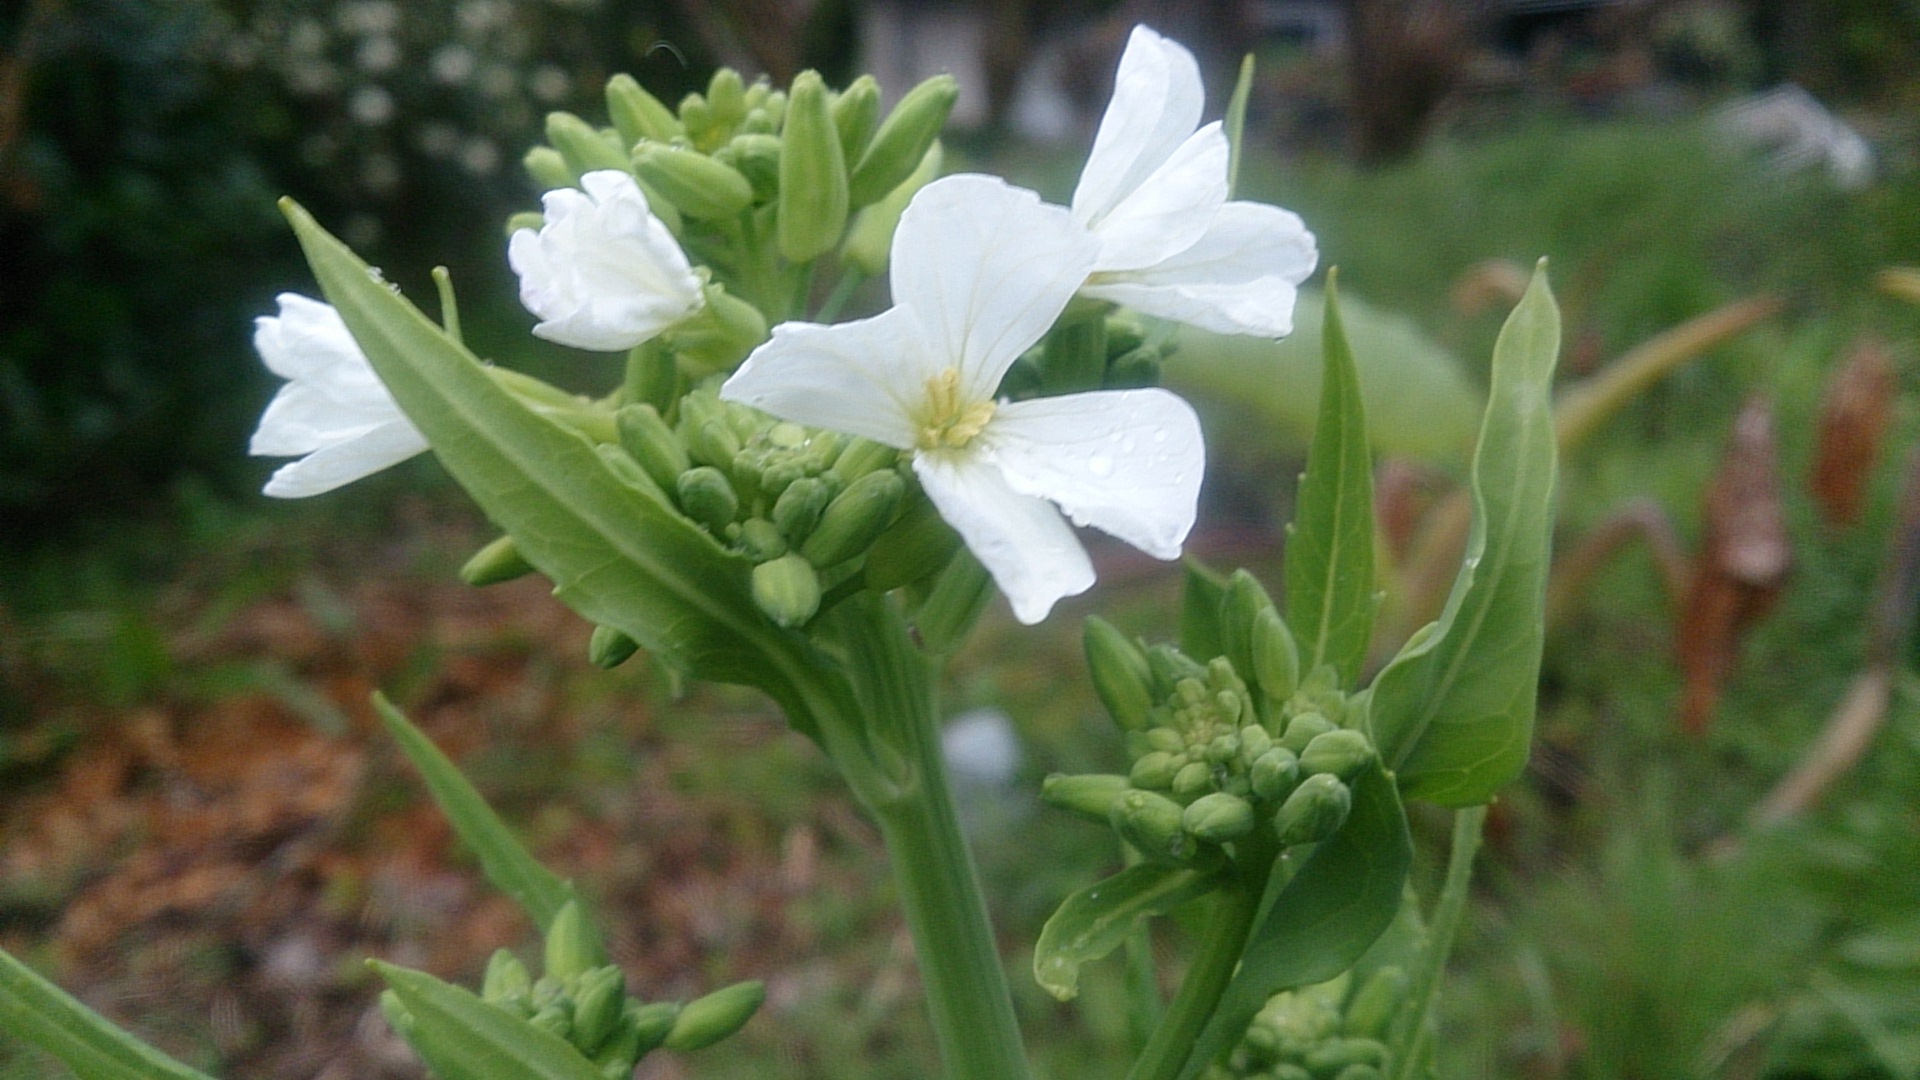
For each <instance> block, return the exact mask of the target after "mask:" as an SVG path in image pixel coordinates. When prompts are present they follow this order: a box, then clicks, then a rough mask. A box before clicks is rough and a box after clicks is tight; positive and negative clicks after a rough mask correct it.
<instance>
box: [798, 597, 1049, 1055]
mask: <svg viewBox="0 0 1920 1080" xmlns="http://www.w3.org/2000/svg"><path fill="white" fill-rule="evenodd" d="M850 609H851V610H850ZM835 616H836V621H837V622H838V624H839V626H838V629H839V631H840V636H841V641H842V644H843V645H844V646H845V647H846V649H847V653H848V658H847V659H848V665H847V666H848V672H849V675H850V677H851V678H853V679H854V681H855V695H856V696H857V697H858V698H859V699H860V707H861V708H862V709H863V711H864V712H865V713H866V716H865V717H864V718H863V719H864V721H865V736H866V738H865V742H866V752H865V753H864V754H862V755H860V760H858V761H840V762H839V764H840V767H841V768H842V770H843V771H846V772H848V774H849V776H848V779H849V780H850V781H851V782H852V784H853V787H854V790H855V791H856V792H862V793H864V795H863V801H864V802H865V803H866V804H867V809H868V811H869V812H870V813H872V814H873V816H874V818H875V820H876V821H878V823H879V825H880V835H881V838H882V839H883V840H884V841H885V842H886V845H887V855H888V858H889V859H890V860H891V861H892V864H893V874H894V881H895V883H896V884H897V886H898V887H899V890H900V904H901V907H902V909H903V910H904V912H905V913H906V917H907V929H908V930H909V931H910V932H911V933H912V935H913V943H914V954H915V959H916V960H917V961H918V964H919V967H920V979H921V983H922V984H923V985H924V986H925V988H926V993H927V1009H928V1012H929V1013H930V1014H931V1015H932V1019H933V1028H934V1034H935V1036H936V1038H937V1039H938V1040H939V1044H940V1054H941V1057H942V1059H943V1060H944V1061H945V1063H946V1075H947V1076H948V1077H949V1078H950V1080H1024V1078H1025V1077H1026V1076H1027V1075H1028V1072H1027V1061H1026V1053H1025V1050H1024V1048H1023V1047H1022V1045H1021V1041H1020V1029H1019V1026H1018V1025H1017V1023H1016V1022H1015V1020H1014V1015H1013V998H1012V995H1011V993H1010V992H1009V990H1008V987H1007V980H1006V972H1005V970H1004V969H1003V968H1002V967H1001V963H1000V954H999V951H998V950H997V949H996V948H995V946H994V938H993V928H992V926H991V924H990V923H989V922H988V918H987V907H986V899H985V897H984V895H983V894H982V892H981V889H980V881H979V875H978V874H977V873H976V871H975V870H974V864H973V855H972V853H971V852H969V851H968V850H967V845H966V841H965V839H964V838H963V837H962V836H961V833H960V820H959V817H958V816H957V815H956V814H955V812H954V803H953V793H952V786H951V784H950V783H949V781H948V778H947V769H946V762H945V760H944V759H943V758H942V755H941V749H940V727H939V718H938V714H937V712H936V709H935V705H934V694H933V690H932V678H931V674H932V673H931V670H930V669H931V666H932V665H931V662H930V661H929V660H928V659H927V657H926V656H925V655H923V654H922V653H920V652H919V650H917V649H915V648H914V647H913V645H912V643H911V641H910V639H909V638H908V636H907V631H906V626H905V624H904V622H902V620H901V619H900V616H899V614H898V612H897V611H896V610H894V608H893V607H892V605H891V602H890V601H888V600H887V599H886V598H884V597H878V596H874V595H872V594H864V595H861V596H857V597H854V598H852V599H850V600H848V601H847V602H846V603H845V604H843V605H842V606H841V609H839V610H838V611H836V612H835ZM868 771H870V772H871V773H872V774H873V775H867V776H858V777H857V776H855V775H854V773H856V772H868Z"/></svg>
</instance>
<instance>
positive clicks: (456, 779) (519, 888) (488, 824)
mask: <svg viewBox="0 0 1920 1080" xmlns="http://www.w3.org/2000/svg"><path fill="white" fill-rule="evenodd" d="M373 707H374V708H375V709H376V710H377V711H378V712H379V713H380V719H382V720H384V721H386V724H387V730H388V731H390V732H392V733H393V737H394V739H395V740H396V741H397V742H399V744H400V749H401V750H403V751H405V752H406V755H407V759H408V760H410V761H412V762H413V767H414V768H416V769H419V770H420V776H421V777H422V778H423V779H425V780H426V782H427V790H429V791H431V792H432V793H433V801H434V802H435V803H437V804H439V806H440V812H441V813H443V814H445V815H447V820H448V821H450V822H452V823H453V830H454V831H455V832H457V833H459V834H460V839H461V840H462V841H463V842H465V844H466V845H467V847H469V848H471V849H472V850H473V853H474V855H475V856H477V857H478V858H479V859H480V868H481V869H482V870H483V871H485V872H486V875H487V880H488V881H491V882H493V886H494V888H496V889H499V890H500V891H501V892H503V893H506V894H507V895H508V896H511V897H513V900H514V902H515V903H517V904H519V905H520V908H521V910H523V911H525V912H526V913H527V915H528V917H530V918H531V919H533V921H534V922H535V923H536V924H538V925H539V927H540V931H541V932H542V933H545V932H546V930H547V928H548V927H549V926H551V925H553V917H554V916H555V915H557V914H559V912H560V908H561V906H562V905H564V904H566V902H567V901H569V900H577V899H579V897H578V896H577V895H576V894H575V892H574V890H573V886H572V885H571V884H569V883H568V882H567V881H565V880H564V879H562V878H561V877H560V876H559V875H557V874H555V873H553V872H552V871H550V870H548V869H547V868H546V867H544V866H541V865H540V863H539V862H538V861H536V860H535V859H534V857H533V855H532V853H530V852H528V851H527V849H526V848H525V847H523V846H522V845H521V843H520V841H519V840H517V839H515V838H514V835H513V832H512V830H510V829H508V828H507V823H506V822H504V821H501V820H500V815H498V814H496V813H494V812H493V808H492V807H491V806H488V805H487V803H486V800H485V799H482V798H481V797H480V793H479V792H478V791H475V790H474V788H473V785H472V784H470V783H468V782H467V778H466V777H465V776H462V775H461V774H460V770H459V769H458V768H456V767H455V766H454V764H453V762H452V761H451V760H449V759H448V758H447V755H445V754H443V753H441V752H440V748H439V747H437V746H435V745H433V740H431V739H429V738H427V737H426V735H425V734H424V733H422V732H421V730H420V729H419V728H417V727H414V726H413V724H412V723H410V722H409V721H408V720H407V718H406V717H405V716H404V715H402V714H401V712H400V710H399V709H396V708H394V707H393V703H392V702H390V701H388V700H387V698H386V695H384V694H375V695H373Z"/></svg>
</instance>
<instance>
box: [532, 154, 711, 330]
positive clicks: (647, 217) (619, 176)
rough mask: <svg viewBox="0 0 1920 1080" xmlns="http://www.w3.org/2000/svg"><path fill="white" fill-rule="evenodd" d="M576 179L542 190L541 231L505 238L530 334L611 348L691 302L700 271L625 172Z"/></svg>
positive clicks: (668, 322)
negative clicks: (532, 322)
mask: <svg viewBox="0 0 1920 1080" xmlns="http://www.w3.org/2000/svg"><path fill="white" fill-rule="evenodd" d="M580 186H581V188H583V189H584V190H575V189H573V188H559V189H557V190H554V191H549V192H547V193H546V195H544V196H542V197H541V200H540V202H541V205H542V207H544V209H545V218H546V221H545V223H544V224H543V225H541V227H540V231H539V232H535V231H534V230H532V229H521V230H519V231H517V232H515V233H514V234H513V239H512V240H510V241H508V243H507V262H508V264H509V265H511V266H512V267H513V272H514V273H516V274H518V275H520V302H521V303H522V304H525V305H526V308H527V310H528V311H531V312H533V313H534V314H535V315H538V316H539V317H540V319H541V322H540V323H539V325H537V326H535V327H534V328H533V334H534V336H535V337H541V338H545V339H547V340H548V341H557V342H559V343H560V344H562V345H571V346H573V347H575V348H579V349H593V350H596V351H602V352H616V351H619V350H622V349H630V348H632V347H633V346H635V345H638V344H640V343H641V342H643V341H646V340H648V339H650V338H652V337H653V336H654V335H656V334H658V333H660V332H661V331H662V330H665V329H667V328H668V327H669V326H672V325H673V324H675V323H677V322H680V321H681V320H682V319H685V318H686V317H688V316H689V315H692V314H693V313H694V312H696V311H698V310H700V304H701V295H700V278H699V277H698V276H697V275H695V274H694V272H693V269H692V267H691V266H689V265H688V264H687V256H686V254H685V253H684V252H682V251H681V250H680V245H679V244H678V243H676V242H675V241H674V239H673V234H672V233H671V232H669V231H667V226H666V224H665V223H664V222H662V221H661V220H660V219H659V218H658V217H655V216H654V214H653V211H652V209H651V208H649V207H648V206H647V197H646V195H644V194H642V193H641V191H640V185H639V184H637V183H635V182H634V179H633V177H632V176H630V175H629V174H627V173H624V172H621V171H619V170H617V169H604V170H601V171H598V172H590V173H588V174H586V175H585V176H583V177H581V178H580Z"/></svg>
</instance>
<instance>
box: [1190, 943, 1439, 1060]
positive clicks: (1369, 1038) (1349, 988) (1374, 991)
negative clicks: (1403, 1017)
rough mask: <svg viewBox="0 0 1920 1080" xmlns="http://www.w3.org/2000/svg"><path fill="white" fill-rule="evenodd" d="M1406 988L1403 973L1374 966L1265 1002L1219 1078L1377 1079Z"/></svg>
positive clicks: (1392, 966) (1393, 967) (1395, 967)
mask: <svg viewBox="0 0 1920 1080" xmlns="http://www.w3.org/2000/svg"><path fill="white" fill-rule="evenodd" d="M1407 987H1408V977H1407V973H1406V969H1404V968H1402V967H1401V966H1399V965H1397V964H1382V965H1380V966H1378V967H1375V968H1373V969H1372V970H1370V971H1367V972H1364V973H1361V975H1360V976H1359V977H1356V973H1355V972H1353V971H1346V972H1342V973H1341V974H1340V975H1339V976H1338V977H1337V978H1334V979H1331V980H1329V981H1327V982H1324V983H1317V984H1315V985H1313V986H1305V987H1301V988H1300V989H1298V990H1286V991H1282V992H1280V993H1278V994H1275V995H1273V997H1271V998H1269V999H1268V1000H1267V1003H1266V1004H1265V1005H1264V1006H1262V1007H1261V1009H1260V1011H1259V1013H1258V1014H1256V1015H1255V1016H1254V1018H1253V1021H1252V1023H1250V1024H1248V1025H1247V1033H1246V1035H1245V1036H1244V1037H1242V1039H1241V1041H1240V1045H1239V1046H1238V1047H1236V1048H1235V1049H1234V1052H1233V1054H1232V1056H1231V1058H1230V1060H1229V1061H1228V1063H1227V1065H1226V1066H1225V1067H1224V1068H1216V1069H1215V1070H1214V1072H1213V1073H1212V1074H1211V1075H1214V1076H1216V1077H1219V1078H1220V1080H1227V1078H1235V1080H1380V1078H1381V1077H1383V1076H1384V1075H1386V1073H1387V1071H1388V1066H1389V1064H1390V1062H1389V1052H1388V1049H1387V1043H1386V1041H1385V1040H1386V1039H1387V1038H1388V1036H1389V1034H1390V1033H1391V1029H1392V1028H1393V1026H1394V1024H1395V1022H1396V1020H1397V1016H1396V1014H1397V1012H1398V1011H1399V1006H1400V1003H1401V1002H1402V1001H1403V1000H1404V999H1405V997H1406V994H1407Z"/></svg>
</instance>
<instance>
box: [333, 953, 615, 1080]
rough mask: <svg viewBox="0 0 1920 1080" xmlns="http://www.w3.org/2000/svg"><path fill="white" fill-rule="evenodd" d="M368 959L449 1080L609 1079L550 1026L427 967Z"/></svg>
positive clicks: (416, 1040) (410, 1035) (418, 1043)
mask: <svg viewBox="0 0 1920 1080" xmlns="http://www.w3.org/2000/svg"><path fill="white" fill-rule="evenodd" d="M369 963H371V964H372V966H373V969H374V970H375V971H378V972H379V973H380V977H381V978H383V979H385V980H387V985H388V986H391V987H393V992H394V994H395V995H397V996H398V997H399V998H400V1003H401V1004H402V1005H404V1006H406V1009H407V1012H408V1014H409V1015H411V1016H412V1017H413V1023H412V1024H411V1025H408V1026H407V1027H406V1028H405V1029H403V1030H402V1031H401V1034H402V1035H403V1036H405V1037H406V1039H407V1041H408V1042H410V1043H413V1044H414V1048H415V1049H416V1050H419V1051H420V1052H421V1056H423V1057H426V1058H427V1059H428V1060H429V1062H430V1063H431V1064H432V1065H433V1068H434V1071H435V1072H436V1073H439V1074H441V1075H442V1077H443V1078H445V1080H606V1078H605V1077H603V1076H601V1075H600V1070H598V1069H596V1068H594V1066H593V1063H592V1062H590V1061H588V1060H587V1059H586V1058H585V1057H582V1056H581V1054H580V1052H579V1051H578V1050H575V1049H574V1048H573V1047H572V1045H570V1044H569V1043H568V1042H567V1041H566V1040H565V1039H562V1038H561V1037H560V1036H558V1035H555V1034H553V1033H552V1032H550V1031H544V1030H542V1029H540V1028H537V1027H534V1026H533V1025H532V1024H530V1023H528V1022H527V1021H525V1020H522V1019H521V1018H520V1017H518V1016H516V1015H514V1014H513V1013H510V1012H508V1011H507V1010H505V1009H501V1008H497V1007H495V1006H493V1005H489V1004H487V1003H486V1002H484V1001H481V1000H480V999H479V998H477V997H475V996H474V995H473V994H471V993H469V992H467V991H465V990H462V989H461V988H460V987H457V986H451V985H448V984H447V983H443V982H441V981H440V980H439V979H436V978H434V977H433V976H431V975H428V974H426V973H425V972H420V971H408V970H407V969H406V968H401V967H394V966H393V965H391V964H383V963H381V962H379V961H378V960H374V961H369Z"/></svg>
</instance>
